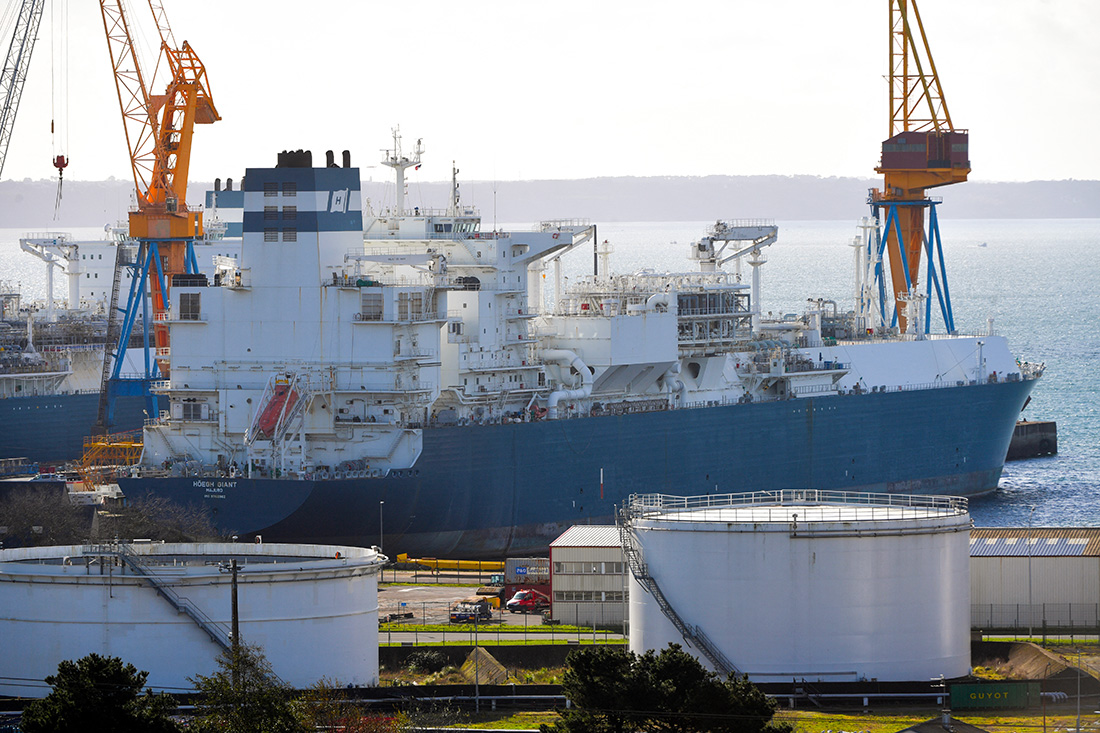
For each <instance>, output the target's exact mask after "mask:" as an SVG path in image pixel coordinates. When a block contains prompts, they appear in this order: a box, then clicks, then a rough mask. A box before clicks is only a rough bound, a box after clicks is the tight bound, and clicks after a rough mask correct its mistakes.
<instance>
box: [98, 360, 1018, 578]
mask: <svg viewBox="0 0 1100 733" xmlns="http://www.w3.org/2000/svg"><path fill="white" fill-rule="evenodd" d="M1033 384H1034V382H1031V381H1019V382H1002V383H996V384H980V385H972V386H964V387H953V388H943V389H930V390H920V391H900V392H887V393H874V394H860V395H842V396H824V397H815V398H806V399H795V400H786V401H778V402H762V403H753V404H746V405H721V406H714V407H703V408H697V409H679V410H670V411H665V412H650V413H640V414H630V415H620V416H605V417H589V418H580V419H570V420H552V421H542V422H535V423H520V424H503V425H489V426H469V427H453V428H436V429H430V430H425V431H424V443H423V452H422V454H421V457H420V459H419V460H418V461H417V463H416V465H415V466H413V467H412V468H410V469H404V470H399V471H393V472H391V473H390V475H388V476H386V477H383V478H358V479H343V480H280V479H247V478H232V479H231V478H222V479H219V478H136V479H122V480H120V481H119V484H120V486H121V487H122V490H123V491H124V493H125V494H126V496H127V497H128V498H139V497H142V496H143V495H146V494H152V495H155V496H158V497H163V498H168V499H171V500H173V501H175V502H178V503H181V504H186V505H192V506H198V507H202V508H204V509H206V510H207V511H209V512H210V515H211V516H212V518H213V520H214V523H215V525H216V526H217V527H218V528H219V529H220V530H222V531H224V532H226V533H233V534H237V535H239V536H240V538H241V539H242V540H244V539H247V538H251V537H253V536H254V535H257V534H259V535H262V536H263V538H264V540H267V541H286V542H306V543H333V544H348V545H373V544H378V543H380V542H381V543H382V547H383V548H384V549H385V550H386V552H387V554H390V555H396V553H398V552H408V553H409V554H411V555H427V556H437V557H446V556H451V557H458V556H461V557H470V558H478V557H501V556H505V555H515V554H524V553H534V552H545V551H546V549H547V547H548V546H549V543H550V542H551V541H552V540H553V539H554V538H555V537H557V536H558V535H559V534H560V533H561V532H563V531H564V530H565V529H567V528H568V527H570V526H571V525H574V524H586V523H588V524H595V523H600V524H606V523H611V522H612V521H613V517H614V513H615V510H616V507H617V506H618V505H621V504H622V503H623V501H624V499H625V498H626V497H627V496H629V495H630V494H633V493H653V492H660V493H667V494H677V495H687V496H692V495H700V494H707V493H719V494H725V493H740V492H751V491H769V490H775V489H785V488H815V489H830V490H841V491H844V490H849V491H875V492H890V493H902V494H947V495H957V496H976V495H981V494H984V493H988V492H990V491H992V490H994V489H995V488H996V487H997V482H998V480H999V478H1000V475H1001V470H1002V468H1003V466H1004V460H1005V454H1006V452H1007V450H1008V446H1009V442H1010V440H1011V438H1012V431H1013V428H1014V426H1015V424H1016V418H1017V417H1018V415H1019V413H1020V409H1021V408H1022V406H1023V403H1024V400H1025V399H1026V398H1027V396H1028V393H1029V392H1030V391H1031V389H1032V386H1033ZM601 469H602V470H603V479H604V482H603V485H602V486H601V484H600V471H601ZM380 502H384V504H380ZM380 521H381V524H382V527H380V526H379V523H380ZM382 528H384V533H385V536H384V538H383V537H381V536H380V535H381V531H382Z"/></svg>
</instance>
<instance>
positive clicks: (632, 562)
mask: <svg viewBox="0 0 1100 733" xmlns="http://www.w3.org/2000/svg"><path fill="white" fill-rule="evenodd" d="M617 519H618V521H617V522H616V525H617V526H618V529H619V541H620V543H621V544H622V547H623V555H624V556H625V557H626V563H627V565H628V566H629V567H630V573H631V574H632V575H633V576H634V579H635V580H637V581H638V583H640V584H641V586H642V587H643V588H645V589H646V591H648V592H649V594H650V595H651V596H653V599H654V600H655V601H657V606H658V607H659V608H660V609H661V613H663V614H664V615H665V616H666V617H667V618H668V620H669V621H671V622H672V625H673V626H675V627H676V630H677V631H679V632H680V636H682V637H683V639H684V641H685V642H687V644H688V646H690V647H694V648H695V649H698V650H699V651H700V652H702V654H703V656H705V657H706V658H707V660H708V661H709V662H710V663H711V666H713V667H714V669H716V670H717V671H718V673H719V674H721V675H723V676H727V675H729V674H731V673H732V674H736V675H740V674H741V672H740V671H739V670H738V669H737V667H735V666H734V665H733V663H732V662H730V660H729V659H727V658H726V655H725V654H723V653H722V650H721V649H719V648H718V647H717V646H715V644H714V643H713V642H712V641H711V640H710V639H709V638H708V637H707V635H706V632H704V631H703V629H702V628H701V627H699V626H691V625H689V624H688V623H687V622H686V621H684V620H683V619H682V618H681V617H680V614H678V613H676V609H675V608H673V607H672V604H671V603H669V601H668V599H667V598H665V594H664V593H662V592H661V587H660V586H659V585H657V579H656V578H654V577H653V576H651V575H650V574H649V567H648V566H647V565H646V563H645V561H644V559H643V558H642V552H641V548H639V547H638V545H637V543H636V542H635V541H634V531H633V528H632V526H631V510H630V499H627V502H626V504H624V505H623V508H622V509H620V510H619V513H618V515H617Z"/></svg>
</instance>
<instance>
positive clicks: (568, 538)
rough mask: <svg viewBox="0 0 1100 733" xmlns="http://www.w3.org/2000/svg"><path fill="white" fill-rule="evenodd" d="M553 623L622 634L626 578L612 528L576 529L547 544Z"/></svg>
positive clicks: (581, 527) (597, 526) (615, 529)
mask: <svg viewBox="0 0 1100 733" xmlns="http://www.w3.org/2000/svg"><path fill="white" fill-rule="evenodd" d="M550 572H551V576H550V579H551V586H552V588H553V596H552V599H553V605H552V607H551V617H552V618H553V619H554V620H555V621H557V622H559V623H562V624H572V625H576V626H595V627H596V628H601V629H615V630H621V629H623V628H624V627H625V625H626V582H627V575H628V574H629V573H630V571H629V569H627V567H626V562H625V560H624V558H623V550H622V547H621V545H620V544H619V530H618V528H616V527H614V526H604V525H578V526H575V527H570V528H569V529H568V530H567V531H566V532H565V534H563V535H562V536H561V537H558V538H557V539H556V540H554V541H553V542H552V543H550Z"/></svg>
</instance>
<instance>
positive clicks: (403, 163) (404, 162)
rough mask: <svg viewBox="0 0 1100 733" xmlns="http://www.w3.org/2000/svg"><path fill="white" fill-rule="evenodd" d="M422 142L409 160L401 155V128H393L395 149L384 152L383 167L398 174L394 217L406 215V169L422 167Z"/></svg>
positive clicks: (418, 143)
mask: <svg viewBox="0 0 1100 733" xmlns="http://www.w3.org/2000/svg"><path fill="white" fill-rule="evenodd" d="M420 143H421V141H420V140H419V139H418V140H417V141H416V149H415V150H414V151H413V157H411V158H409V157H407V156H405V155H402V154H401V126H400V125H399V126H397V127H395V128H393V148H392V149H389V150H383V151H382V152H383V153H384V154H385V156H386V157H385V158H383V159H382V165H385V166H389V167H390V168H393V169H394V171H395V172H396V173H397V189H396V191H395V192H394V193H395V195H396V196H395V198H394V212H393V213H394V216H404V215H405V169H406V168H409V167H413V166H415V167H416V168H419V167H420V155H421V154H422V153H423V152H424V149H423V147H422V146H421V144H420Z"/></svg>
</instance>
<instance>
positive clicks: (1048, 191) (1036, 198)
mask: <svg viewBox="0 0 1100 733" xmlns="http://www.w3.org/2000/svg"><path fill="white" fill-rule="evenodd" d="M876 185H877V182H876V181H875V180H874V179H871V178H866V179H862V178H820V177H816V176H705V177H687V176H679V177H677V176H663V177H662V176H657V177H649V178H637V177H620V178H588V179H583V180H575V181H500V182H497V183H490V182H485V181H471V182H464V183H462V187H461V191H462V200H463V202H464V203H467V204H473V205H474V206H477V207H478V208H479V209H481V213H482V216H483V217H484V218H485V220H486V221H487V222H489V223H490V225H491V222H492V221H493V220H494V218H495V219H496V220H497V221H501V222H528V221H538V220H541V219H557V218H585V219H591V220H593V221H596V222H600V221H605V222H606V221H706V220H709V219H718V218H725V219H731V218H757V217H762V218H770V219H780V220H788V221H789V220H799V219H803V220H827V219H834V220H836V219H856V218H858V217H860V216H863V215H865V214H866V213H867V207H866V203H865V201H866V198H867V190H868V189H870V188H873V187H875V186H876ZM211 187H212V186H211V184H209V183H198V184H193V185H192V186H191V187H190V193H189V195H190V200H191V202H192V203H201V202H202V200H203V192H204V191H205V190H206V189H208V188H211ZM131 188H132V184H131V183H129V182H128V181H119V180H108V181H66V182H65V188H64V197H63V199H62V203H61V209H60V212H59V216H58V218H57V220H56V221H55V220H54V219H53V212H54V197H55V195H56V191H57V184H56V182H55V181H30V180H24V181H2V182H0V227H9V228H17V229H18V228H22V229H26V230H27V231H31V230H37V229H47V228H58V227H65V226H70V227H74V226H102V225H104V224H107V223H110V222H114V221H116V220H119V219H123V218H125V216H126V212H127V210H128V208H129V205H130V191H131ZM932 193H933V194H934V195H939V196H942V198H943V199H944V206H943V209H941V215H942V216H945V217H951V218H957V219H1044V218H1050V219H1077V218H1098V217H1100V181H1031V182H1028V183H983V182H970V183H965V184H962V185H959V186H953V187H951V188H947V189H942V190H941V191H935V190H934V191H932ZM364 195H366V196H367V197H368V198H370V199H371V201H372V202H374V203H375V204H376V205H384V204H386V203H388V201H389V199H390V198H391V197H392V196H391V194H390V189H389V187H388V186H387V185H386V184H383V183H365V184H364ZM447 200H448V185H447V184H445V183H419V182H415V181H414V182H412V183H410V185H409V201H408V205H409V206H425V207H431V208H441V207H444V206H446V203H447Z"/></svg>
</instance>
